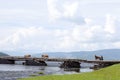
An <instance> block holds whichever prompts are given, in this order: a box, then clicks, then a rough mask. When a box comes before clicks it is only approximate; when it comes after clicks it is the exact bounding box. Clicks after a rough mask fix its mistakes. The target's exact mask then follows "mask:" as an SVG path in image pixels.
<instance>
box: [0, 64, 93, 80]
mask: <svg viewBox="0 0 120 80" xmlns="http://www.w3.org/2000/svg"><path fill="white" fill-rule="evenodd" d="M58 66H59V63H48V66H46V67H45V66H25V65H21V64H18V63H16V64H13V65H11V64H0V80H17V79H18V78H24V77H29V76H30V75H38V72H42V73H44V75H52V74H53V75H63V74H77V73H83V72H91V71H93V70H92V69H89V68H88V67H82V68H80V69H79V68H74V69H64V68H59V67H58Z"/></svg>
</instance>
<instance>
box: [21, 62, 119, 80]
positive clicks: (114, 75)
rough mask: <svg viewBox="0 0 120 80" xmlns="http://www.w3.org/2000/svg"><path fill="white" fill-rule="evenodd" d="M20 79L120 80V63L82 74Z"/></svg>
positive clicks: (24, 79)
mask: <svg viewBox="0 0 120 80" xmlns="http://www.w3.org/2000/svg"><path fill="white" fill-rule="evenodd" d="M19 80H120V64H117V65H113V66H110V67H107V68H103V69H100V70H97V71H94V72H87V73H82V74H70V75H49V76H48V75H47V76H37V77H30V78H23V79H19Z"/></svg>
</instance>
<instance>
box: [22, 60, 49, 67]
mask: <svg viewBox="0 0 120 80" xmlns="http://www.w3.org/2000/svg"><path fill="white" fill-rule="evenodd" d="M23 64H25V65H32V66H47V64H46V62H45V61H37V62H36V61H34V60H26V61H25V63H23Z"/></svg>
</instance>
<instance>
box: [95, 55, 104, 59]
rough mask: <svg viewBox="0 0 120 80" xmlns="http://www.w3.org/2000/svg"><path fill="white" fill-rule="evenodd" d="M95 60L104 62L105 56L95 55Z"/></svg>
mask: <svg viewBox="0 0 120 80" xmlns="http://www.w3.org/2000/svg"><path fill="white" fill-rule="evenodd" d="M95 60H103V56H96V55H95Z"/></svg>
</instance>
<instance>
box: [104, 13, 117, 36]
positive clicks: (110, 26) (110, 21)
mask: <svg viewBox="0 0 120 80" xmlns="http://www.w3.org/2000/svg"><path fill="white" fill-rule="evenodd" d="M115 20H116V18H115V17H113V16H111V15H109V14H108V15H107V16H106V24H105V31H106V32H108V33H110V34H114V33H115V32H116V28H115V27H116V26H115Z"/></svg>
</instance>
